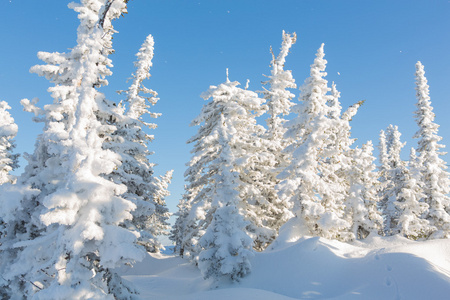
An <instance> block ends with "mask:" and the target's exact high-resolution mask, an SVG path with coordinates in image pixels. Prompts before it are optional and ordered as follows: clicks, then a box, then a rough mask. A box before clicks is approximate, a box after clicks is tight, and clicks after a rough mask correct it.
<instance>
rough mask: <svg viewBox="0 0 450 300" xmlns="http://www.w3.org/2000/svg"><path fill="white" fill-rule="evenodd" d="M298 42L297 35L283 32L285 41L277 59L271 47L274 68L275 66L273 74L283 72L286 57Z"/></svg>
mask: <svg viewBox="0 0 450 300" xmlns="http://www.w3.org/2000/svg"><path fill="white" fill-rule="evenodd" d="M296 40H297V35H296V33H295V32H294V33H292V34H290V33H286V32H285V31H284V30H283V41H282V43H281V48H280V53H279V54H278V56H277V57H276V58H275V55H274V54H273V51H272V47H270V52H271V53H272V66H273V74H272V75H275V74H277V73H278V71H282V70H283V66H284V63H285V62H286V56H287V55H288V53H289V49H290V48H291V47H292V45H293V44H295V42H296Z"/></svg>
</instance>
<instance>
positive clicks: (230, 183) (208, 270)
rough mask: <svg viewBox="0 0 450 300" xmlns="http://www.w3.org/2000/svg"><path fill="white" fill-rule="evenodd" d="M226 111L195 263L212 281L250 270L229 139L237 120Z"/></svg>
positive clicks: (236, 277) (218, 133)
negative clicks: (208, 217)
mask: <svg viewBox="0 0 450 300" xmlns="http://www.w3.org/2000/svg"><path fill="white" fill-rule="evenodd" d="M227 83H231V82H227ZM220 89H221V87H219V88H217V90H218V91H217V92H219V95H217V94H216V95H217V96H219V97H220V96H222V95H221V93H223V90H222V91H220ZM214 92H216V91H212V93H214ZM229 100H230V99H229ZM227 113H233V112H232V111H228V112H227V111H223V113H222V114H220V115H219V122H218V124H217V126H216V128H215V129H214V131H215V135H216V136H217V139H218V140H217V142H218V143H219V144H220V148H221V149H220V152H219V153H218V156H217V158H216V159H215V162H214V163H215V165H216V169H215V172H214V175H213V176H212V178H211V179H212V181H213V183H212V184H211V193H212V197H211V208H210V215H211V218H212V220H211V223H210V224H209V226H208V227H207V228H206V231H205V234H204V235H203V236H202V237H201V238H200V240H199V245H200V247H201V249H202V251H201V252H200V255H199V261H198V266H199V268H200V271H201V272H202V274H203V277H204V278H213V279H214V280H215V281H222V280H232V281H236V280H239V278H241V277H244V276H245V275H246V274H248V273H249V272H250V270H251V265H250V261H249V260H250V258H251V257H252V256H253V252H252V246H253V241H252V239H251V238H250V237H249V236H248V235H247V234H246V232H245V227H246V225H247V222H245V221H244V216H243V214H242V213H240V212H239V210H240V208H241V207H242V206H243V205H242V204H243V203H242V200H241V198H240V197H239V191H238V189H239V182H240V179H239V173H238V171H237V170H236V167H235V164H236V160H237V159H239V157H238V156H236V155H235V153H233V152H234V151H232V147H233V146H232V144H233V143H232V142H231V140H232V139H233V138H234V136H235V135H236V128H235V124H233V123H234V122H235V121H236V120H233V119H234V118H233V117H231V116H228V117H227V118H226V117H225V114H227Z"/></svg>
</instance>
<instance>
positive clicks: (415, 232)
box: [394, 149, 436, 240]
mask: <svg viewBox="0 0 450 300" xmlns="http://www.w3.org/2000/svg"><path fill="white" fill-rule="evenodd" d="M417 167H418V165H417V157H416V155H415V151H414V149H412V151H411V155H410V160H409V168H408V169H407V168H404V169H403V170H402V173H403V178H402V180H401V186H400V187H399V188H400V192H399V194H398V195H397V200H396V201H395V202H394V204H395V206H396V207H397V210H398V211H399V212H400V216H399V218H398V221H397V223H398V224H397V228H396V229H395V232H397V233H399V234H401V235H403V236H405V237H407V238H409V239H412V240H417V239H425V238H427V237H428V236H429V235H430V234H431V233H432V232H433V231H436V228H433V227H432V226H430V222H429V221H428V220H427V219H425V218H423V216H425V215H426V214H427V212H428V204H426V203H425V202H424V201H423V199H424V194H423V192H422V187H421V184H420V181H418V180H417V178H418V177H417V175H415V173H416V172H418V171H419V170H418V169H417Z"/></svg>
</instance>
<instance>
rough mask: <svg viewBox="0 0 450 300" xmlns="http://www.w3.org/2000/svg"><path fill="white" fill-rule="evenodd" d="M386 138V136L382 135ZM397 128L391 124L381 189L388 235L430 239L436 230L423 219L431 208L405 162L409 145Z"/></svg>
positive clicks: (387, 134) (385, 226)
mask: <svg viewBox="0 0 450 300" xmlns="http://www.w3.org/2000/svg"><path fill="white" fill-rule="evenodd" d="M381 136H382V137H384V135H383V134H382V135H381ZM400 136H401V134H400V132H399V131H398V127H397V126H392V125H390V126H389V127H388V128H387V130H386V135H385V138H386V140H385V141H382V142H381V143H380V144H381V145H383V144H385V145H386V146H385V147H386V153H385V154H387V155H386V157H385V158H384V157H383V156H382V163H383V162H384V166H383V170H384V175H383V176H384V180H385V181H384V182H382V183H381V184H383V186H382V189H381V193H380V194H381V196H382V198H381V203H380V204H381V205H380V206H381V210H382V212H383V215H384V216H385V224H384V233H385V234H386V235H394V234H399V233H400V234H402V235H404V236H406V237H408V238H413V239H417V238H419V237H421V238H423V237H427V236H428V235H429V234H430V230H431V228H432V227H430V226H429V225H428V222H426V221H424V220H422V215H423V214H424V213H425V212H426V211H427V205H426V204H425V203H423V201H421V197H422V196H421V195H422V189H421V186H420V184H419V183H418V182H417V181H416V180H415V179H414V177H413V176H412V174H411V172H410V170H409V169H408V166H407V164H406V162H405V161H403V160H402V159H401V157H400V153H401V149H402V148H403V146H404V145H405V143H402V142H401V141H400Z"/></svg>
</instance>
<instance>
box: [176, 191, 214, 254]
mask: <svg viewBox="0 0 450 300" xmlns="http://www.w3.org/2000/svg"><path fill="white" fill-rule="evenodd" d="M199 189H200V187H199V186H197V187H195V188H193V189H188V187H187V186H185V193H184V194H183V197H182V198H181V200H180V202H179V203H178V205H177V207H178V211H177V212H176V213H175V214H174V215H175V216H176V217H177V219H176V221H175V224H174V225H173V226H172V230H171V232H170V233H171V235H170V237H169V238H170V240H171V241H173V242H174V243H175V248H174V252H175V253H177V254H179V255H180V256H182V257H186V258H188V259H190V260H196V258H197V256H198V253H199V252H200V249H199V246H198V239H199V237H200V236H201V235H202V234H203V230H202V229H201V226H200V224H199V219H200V220H203V217H204V216H205V211H204V210H203V209H202V208H203V207H202V205H201V202H199V198H196V195H197V193H198V192H199ZM193 207H194V208H193ZM197 212H198V215H197Z"/></svg>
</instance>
